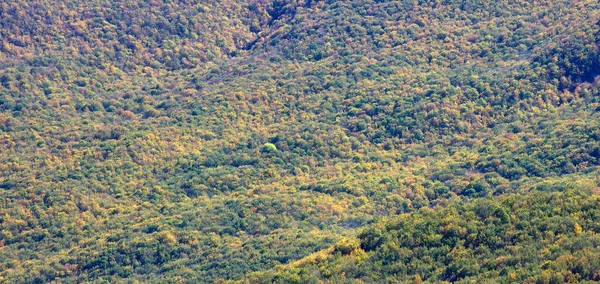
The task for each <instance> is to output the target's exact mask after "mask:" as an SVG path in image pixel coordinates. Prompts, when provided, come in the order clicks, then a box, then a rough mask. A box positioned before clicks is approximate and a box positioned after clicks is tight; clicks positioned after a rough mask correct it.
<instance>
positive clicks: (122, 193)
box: [0, 0, 600, 282]
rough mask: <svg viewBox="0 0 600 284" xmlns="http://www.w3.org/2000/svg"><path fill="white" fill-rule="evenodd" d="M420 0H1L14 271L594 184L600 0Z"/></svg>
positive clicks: (302, 236)
mask: <svg viewBox="0 0 600 284" xmlns="http://www.w3.org/2000/svg"><path fill="white" fill-rule="evenodd" d="M422 2H423V3H419V4H416V3H415V4H411V3H409V2H398V1H367V0H353V1H279V0H278V1H250V2H249V1H212V2H211V1H202V3H199V2H195V1H174V2H171V1H133V2H132V1H129V2H127V3H125V2H121V1H95V2H93V3H84V4H82V3H79V2H74V1H59V4H60V5H56V1H55V2H48V1H25V2H22V1H20V2H15V1H3V2H2V6H1V9H0V24H1V25H2V29H0V35H1V36H0V39H2V40H1V43H2V45H1V49H0V52H1V53H0V62H1V63H0V67H1V69H0V109H1V110H2V111H1V112H0V161H1V163H0V198H1V200H0V204H2V206H1V207H0V240H1V241H0V256H1V257H0V259H2V261H0V279H2V280H3V281H9V282H48V281H53V280H54V281H61V282H62V281H64V282H68V281H71V282H81V281H102V280H105V281H119V280H127V281H129V280H131V281H133V280H140V281H150V282H152V281H154V282H165V281H179V280H183V279H185V280H189V281H196V282H213V281H217V280H219V279H234V280H235V279H238V280H239V279H242V278H243V277H244V275H249V274H248V273H250V272H253V271H261V270H263V271H269V269H271V268H273V267H275V266H277V265H281V264H287V263H290V262H292V261H295V260H298V259H301V258H303V257H305V256H308V255H311V254H312V253H314V252H316V251H320V250H322V249H327V248H329V247H331V246H332V245H334V244H336V243H338V241H340V240H342V239H352V238H353V237H355V236H356V235H357V234H359V233H360V232H363V231H364V230H365V228H369V227H371V226H376V225H373V224H378V222H379V221H380V220H381V219H386V218H388V217H393V216H395V215H397V214H403V213H410V212H415V211H416V210H419V209H420V208H429V207H433V208H445V206H446V205H448V204H461V203H462V202H477V201H471V200H472V199H478V198H485V197H489V196H500V198H505V196H510V195H513V194H524V193H525V192H529V191H531V190H534V191H535V190H541V191H549V192H553V191H558V190H562V188H563V186H561V185H555V183H560V182H562V181H565V180H567V181H571V182H580V181H586V182H584V184H585V186H578V188H580V187H583V188H588V187H593V184H595V183H596V179H597V178H596V174H597V172H598V170H597V166H598V165H599V164H600V160H599V158H600V150H599V146H600V145H598V141H599V139H600V136H599V135H600V129H599V124H598V121H599V120H598V115H599V114H598V112H597V109H598V108H599V102H598V81H597V80H596V76H597V75H599V74H598V72H599V70H598V69H597V68H596V66H600V65H599V64H598V63H599V59H600V58H599V55H598V54H599V53H598V38H599V29H600V27H599V26H598V24H597V23H598V20H599V14H598V11H599V10H598V3H597V2H594V1H553V2H552V3H547V2H509V1H503V2H497V3H488V2H484V1H479V2H470V3H466V2H464V1H442V2H439V1H422ZM577 190H580V189H577ZM506 198H509V197H506ZM527 198H529V197H527ZM468 204H471V203H468ZM436 206H437V207H436ZM423 210H425V209H423ZM415 214H421V213H415ZM415 216H418V215H415ZM434 218H437V217H434ZM569 218H570V217H569ZM569 220H570V219H569ZM582 226H583V225H582ZM586 230H587V227H586ZM590 230H591V229H590ZM390 234H391V233H390ZM527 245H529V244H527ZM369 253H371V254H373V253H372V252H369ZM435 265H438V264H437V263H436V264H435ZM438 269H442V267H438ZM382 273H383V272H382ZM428 273H430V274H431V275H434V274H435V273H433V272H428ZM435 275H438V274H435ZM421 276H423V277H424V276H425V275H421ZM580 276H581V277H583V275H580ZM407 277H408V276H407ZM432 277H434V276H432ZM436 277H437V276H436ZM481 277H486V276H484V275H482V276H481ZM490 277H492V275H490ZM494 277H495V276H494ZM335 279H337V278H335ZM432 279H440V280H443V279H446V278H439V277H438V278H435V277H434V278H432ZM448 279H449V278H448ZM523 279H525V278H523ZM527 279H528V278H527ZM582 279H592V278H582Z"/></svg>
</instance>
